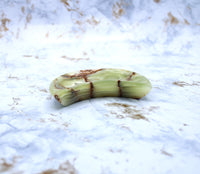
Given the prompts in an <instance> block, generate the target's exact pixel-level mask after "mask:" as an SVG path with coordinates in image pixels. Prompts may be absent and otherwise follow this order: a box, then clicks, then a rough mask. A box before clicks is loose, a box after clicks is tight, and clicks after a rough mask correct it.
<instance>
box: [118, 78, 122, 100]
mask: <svg viewBox="0 0 200 174" xmlns="http://www.w3.org/2000/svg"><path fill="white" fill-rule="evenodd" d="M117 86H118V88H119V97H121V96H122V90H121V86H120V80H118V81H117Z"/></svg>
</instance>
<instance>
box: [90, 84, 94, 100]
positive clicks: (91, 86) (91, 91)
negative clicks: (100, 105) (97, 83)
mask: <svg viewBox="0 0 200 174" xmlns="http://www.w3.org/2000/svg"><path fill="white" fill-rule="evenodd" d="M93 89H94V85H93V83H92V82H90V98H93Z"/></svg>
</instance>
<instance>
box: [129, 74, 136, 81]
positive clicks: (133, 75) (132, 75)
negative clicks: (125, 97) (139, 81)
mask: <svg viewBox="0 0 200 174" xmlns="http://www.w3.org/2000/svg"><path fill="white" fill-rule="evenodd" d="M134 75H135V72H132V74H131V75H130V76H129V77H128V80H131V78H132V76H134Z"/></svg>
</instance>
